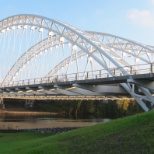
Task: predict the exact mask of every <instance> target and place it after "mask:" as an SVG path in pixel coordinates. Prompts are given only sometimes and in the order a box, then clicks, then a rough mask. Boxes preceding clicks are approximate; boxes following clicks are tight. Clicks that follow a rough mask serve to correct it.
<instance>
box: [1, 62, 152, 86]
mask: <svg viewBox="0 0 154 154" xmlns="http://www.w3.org/2000/svg"><path fill="white" fill-rule="evenodd" d="M121 68H123V69H125V70H126V71H127V73H128V74H123V73H122V71H121ZM109 71H110V72H111V74H110V73H108V72H107V70H105V69H102V70H97V71H88V72H78V73H72V74H67V75H66V74H62V75H58V76H57V75H56V76H49V77H43V78H36V79H27V80H20V81H12V82H10V83H3V84H1V87H12V86H25V85H35V84H42V83H58V82H66V81H77V80H88V79H99V78H108V77H113V76H115V77H118V76H125V75H137V74H148V73H154V63H151V64H142V65H131V66H125V67H119V68H109Z"/></svg>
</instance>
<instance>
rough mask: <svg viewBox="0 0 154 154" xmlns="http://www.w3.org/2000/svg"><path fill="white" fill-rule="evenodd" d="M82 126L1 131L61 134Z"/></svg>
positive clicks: (5, 131) (5, 130) (6, 131)
mask: <svg viewBox="0 0 154 154" xmlns="http://www.w3.org/2000/svg"><path fill="white" fill-rule="evenodd" d="M78 128H81V127H64V128H35V129H0V133H20V132H35V133H50V134H59V133H63V132H67V131H71V130H74V129H78Z"/></svg>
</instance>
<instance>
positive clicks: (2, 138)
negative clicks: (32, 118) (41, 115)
mask: <svg viewBox="0 0 154 154" xmlns="http://www.w3.org/2000/svg"><path fill="white" fill-rule="evenodd" d="M0 153H3V154H5V153H9V154H11V153H12V154H14V153H16V154H18V153H19V154H27V153H29V154H30V153H31V154H50V153H52V154H57V153H58V154H59V153H62V154H65V153H69V154H70V153H80V154H86V153H87V154H94V153H95V154H97V153H100V154H102V153H104V154H107V153H111V154H112V153H113V154H120V153H121V154H127V153H128V154H130V153H132V154H135V153H136V154H141V153H143V154H146V153H147V154H149V153H151V154H153V153H154V111H151V112H148V113H144V114H139V115H135V116H131V117H127V118H121V119H117V120H113V121H111V122H108V123H105V124H98V125H95V126H90V127H86V128H81V129H78V130H74V131H70V132H67V133H62V134H58V135H49V134H38V133H14V134H11V133H7V134H3V133H0Z"/></svg>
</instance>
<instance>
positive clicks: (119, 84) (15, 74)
mask: <svg viewBox="0 0 154 154" xmlns="http://www.w3.org/2000/svg"><path fill="white" fill-rule="evenodd" d="M153 80H154V47H153V46H148V45H145V44H141V43H138V42H135V41H131V40H128V39H125V38H122V37H118V36H115V35H110V34H106V33H100V32H90V31H82V30H80V29H78V28H76V27H73V26H71V25H68V24H66V23H63V22H61V21H57V20H53V19H49V18H46V17H41V16H37V15H16V16H12V17H8V18H6V19H3V20H1V21H0V98H1V103H2V100H3V98H16V99H18V98H20V99H21V98H22V99H121V98H123V97H128V98H133V99H135V100H136V101H137V102H138V103H139V105H140V106H141V107H142V108H143V109H144V110H145V111H148V110H149V108H148V107H147V102H148V103H150V104H151V105H152V106H153V105H154V97H153V93H154V81H153Z"/></svg>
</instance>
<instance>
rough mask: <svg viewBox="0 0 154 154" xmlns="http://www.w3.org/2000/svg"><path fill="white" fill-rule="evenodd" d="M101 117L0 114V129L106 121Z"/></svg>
mask: <svg viewBox="0 0 154 154" xmlns="http://www.w3.org/2000/svg"><path fill="white" fill-rule="evenodd" d="M107 121H109V119H102V118H93V117H92V118H90V117H88V118H84V119H83V118H72V117H71V118H65V117H64V116H56V115H42V116H41V115H35V116H30V115H28V116H27V115H21V116H20V114H18V115H14V116H10V115H9V116H8V115H6V114H0V129H1V130H3V129H37V128H65V127H85V126H91V125H95V124H97V123H102V122H107Z"/></svg>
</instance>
